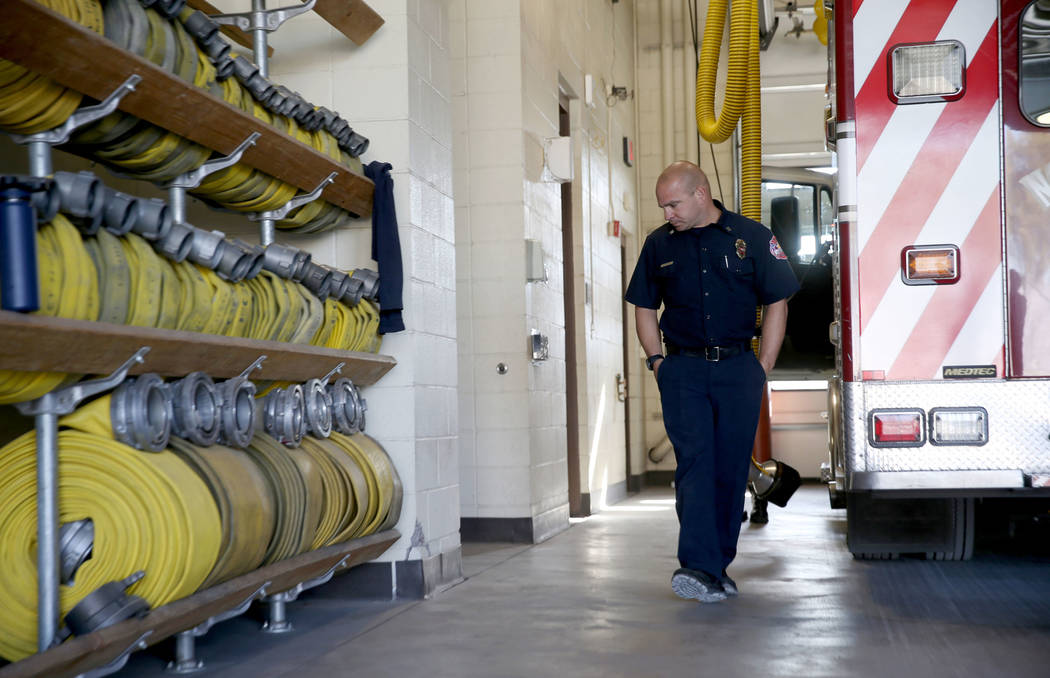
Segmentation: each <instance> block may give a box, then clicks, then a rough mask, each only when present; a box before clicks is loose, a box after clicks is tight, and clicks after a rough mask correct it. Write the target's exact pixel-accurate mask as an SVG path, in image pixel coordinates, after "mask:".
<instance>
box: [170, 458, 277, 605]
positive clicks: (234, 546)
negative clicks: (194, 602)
mask: <svg viewBox="0 0 1050 678" xmlns="http://www.w3.org/2000/svg"><path fill="white" fill-rule="evenodd" d="M171 451H172V452H174V453H175V454H176V455H178V457H179V458H180V459H182V460H183V461H184V462H186V464H187V465H189V466H190V468H192V469H193V470H194V471H196V472H197V474H198V475H199V476H200V477H201V479H202V480H203V481H204V482H205V484H207V486H208V489H209V490H210V491H211V494H212V497H213V498H214V499H215V503H216V506H217V507H218V510H219V516H220V517H221V520H222V544H221V546H220V548H219V556H218V559H217V560H216V562H215V567H214V568H213V569H212V571H211V572H210V573H209V574H208V578H207V579H205V580H204V582H203V583H202V584H201V588H202V589H204V588H208V587H209V586H214V585H215V584H220V583H222V582H224V581H226V580H228V579H232V578H233V577H236V576H238V575H241V574H244V573H246V572H250V571H252V570H254V569H256V568H258V567H259V565H261V564H262V562H263V558H264V557H265V556H266V548H267V546H268V544H269V543H270V538H271V537H272V536H273V532H274V521H275V519H276V515H277V508H276V506H275V503H274V492H273V489H272V488H271V487H270V485H269V482H268V481H267V479H266V476H265V475H263V472H262V471H261V470H260V469H259V467H258V465H257V464H256V463H255V462H254V461H252V459H251V457H250V456H249V455H248V454H247V453H246V452H244V451H242V450H236V449H233V448H230V447H223V446H222V445H212V446H210V447H208V448H202V447H199V446H197V445H194V444H192V443H190V442H188V441H185V440H179V439H173V440H172V441H171Z"/></svg>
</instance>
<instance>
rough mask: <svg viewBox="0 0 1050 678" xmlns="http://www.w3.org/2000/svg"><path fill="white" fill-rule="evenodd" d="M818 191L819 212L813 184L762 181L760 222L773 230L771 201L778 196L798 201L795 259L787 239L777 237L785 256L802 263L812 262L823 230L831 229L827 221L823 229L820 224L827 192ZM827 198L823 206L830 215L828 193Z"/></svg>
mask: <svg viewBox="0 0 1050 678" xmlns="http://www.w3.org/2000/svg"><path fill="white" fill-rule="evenodd" d="M821 194H822V195H821V197H820V207H819V211H818V206H817V191H816V187H815V186H813V185H812V184H798V183H790V182H783V181H763V182H762V223H763V224H765V225H766V226H768V227H769V228H770V229H773V232H774V233H776V231H777V229H776V228H774V224H773V214H772V212H773V208H772V205H773V201H774V200H775V199H777V198H795V200H797V202H798V210H797V213H798V229H797V230H798V252H797V259H796V258H795V257H794V256H793V255H794V254H795V253H793V252H791V251H789V248H790V247H791V244H790V240H789V239H787V238H784V237H781V238H778V239H779V240H781V241H782V242H781V243H780V244H781V246H782V247H784V251H785V253H787V255H788V259H791V260H797V261H798V262H800V263H803V264H806V263H809V262H811V261H812V260H813V257H814V256H815V255H816V253H817V249H818V245H819V241H820V240H821V239H822V236H823V234H824V232H825V230H826V231H827V232H828V233H830V232H831V226H830V223H829V224H828V225H827V226H826V228H825V226H824V224H823V223H822V222H823V214H824V212H825V207H824V200H825V197H824V195H825V194H826V192H824V191H822V192H821ZM826 199H827V201H828V207H827V208H826V209H827V212H828V213H829V214H830V212H831V197H830V196H827V198H826ZM829 237H830V236H829Z"/></svg>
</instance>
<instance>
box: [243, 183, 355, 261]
mask: <svg viewBox="0 0 1050 678" xmlns="http://www.w3.org/2000/svg"><path fill="white" fill-rule="evenodd" d="M337 176H339V173H338V172H332V173H331V174H329V175H328V176H327V177H325V178H324V179H322V180H321V183H319V184H318V185H317V188H315V189H314V190H312V191H310V192H309V193H304V194H302V195H297V196H295V197H294V198H292V199H291V200H289V201H288V202H286V203H285V204H283V205H281V206H280V207H278V208H277V209H274V210H267V211H266V212H251V213H249V214H248V218H249V219H251V220H252V221H258V222H259V224H260V236H261V237H260V240H261V241H262V246H263V247H267V246H269V245H272V244H273V239H274V228H275V227H276V223H277V221H278V220H280V219H284V218H285V217H286V216H288V213H289V212H291V211H292V210H294V209H296V208H297V207H302V206H303V205H305V204H307V203H311V202H313V201H314V200H317V199H318V198H320V197H321V193H322V192H324V189H325V186H327V185H328V184H330V183H332V182H333V181H335V178H336V177H337Z"/></svg>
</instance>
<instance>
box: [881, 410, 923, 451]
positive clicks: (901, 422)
mask: <svg viewBox="0 0 1050 678" xmlns="http://www.w3.org/2000/svg"><path fill="white" fill-rule="evenodd" d="M871 434H872V436H871V437H872V443H874V444H875V445H916V444H917V445H921V444H922V442H923V425H922V411H921V410H906V411H899V410H898V411H886V412H873V413H872V415H871Z"/></svg>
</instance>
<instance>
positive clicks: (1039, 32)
mask: <svg viewBox="0 0 1050 678" xmlns="http://www.w3.org/2000/svg"><path fill="white" fill-rule="evenodd" d="M1020 30H1021V35H1020V39H1019V40H1018V44H1020V49H1021V55H1020V61H1021V67H1020V68H1019V69H1018V88H1017V89H1018V98H1019V99H1020V101H1019V104H1020V107H1021V113H1023V114H1024V117H1025V118H1027V119H1028V121H1029V122H1031V123H1032V124H1034V125H1039V126H1040V127H1050V0H1036V1H1035V2H1033V3H1032V4H1030V5H1028V8H1027V9H1026V10H1025V11H1024V14H1023V15H1022V16H1021V22H1020Z"/></svg>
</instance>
